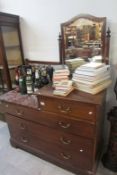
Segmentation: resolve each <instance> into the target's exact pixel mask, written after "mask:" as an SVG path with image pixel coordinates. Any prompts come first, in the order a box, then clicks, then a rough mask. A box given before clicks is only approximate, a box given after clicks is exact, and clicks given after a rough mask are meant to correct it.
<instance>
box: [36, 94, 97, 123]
mask: <svg viewBox="0 0 117 175" xmlns="http://www.w3.org/2000/svg"><path fill="white" fill-rule="evenodd" d="M39 105H40V108H41V110H42V111H47V112H53V113H58V114H63V115H67V116H69V117H70V118H71V117H75V118H79V119H83V120H88V121H91V122H95V121H96V107H95V105H93V104H88V103H82V102H77V101H70V100H60V99H56V98H51V97H45V96H39Z"/></svg>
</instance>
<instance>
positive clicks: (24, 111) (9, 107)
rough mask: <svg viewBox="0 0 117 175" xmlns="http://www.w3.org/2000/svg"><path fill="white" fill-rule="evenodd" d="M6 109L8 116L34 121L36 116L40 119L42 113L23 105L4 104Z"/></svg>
mask: <svg viewBox="0 0 117 175" xmlns="http://www.w3.org/2000/svg"><path fill="white" fill-rule="evenodd" d="M4 108H5V111H6V112H7V113H8V114H12V115H15V116H17V117H21V118H24V119H28V120H32V121H33V120H34V118H35V117H36V116H37V117H38V115H39V113H40V111H39V110H38V109H33V108H29V107H24V106H21V105H17V104H11V103H6V102H5V103H4Z"/></svg>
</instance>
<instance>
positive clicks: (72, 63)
mask: <svg viewBox="0 0 117 175" xmlns="http://www.w3.org/2000/svg"><path fill="white" fill-rule="evenodd" d="M85 63H86V62H85V61H84V59H82V58H74V59H69V60H66V61H65V64H66V65H67V66H68V68H69V70H70V72H71V73H73V72H74V70H75V69H76V68H77V67H79V66H81V65H83V64H85Z"/></svg>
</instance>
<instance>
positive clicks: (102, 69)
mask: <svg viewBox="0 0 117 175" xmlns="http://www.w3.org/2000/svg"><path fill="white" fill-rule="evenodd" d="M109 68H110V65H105V66H103V67H100V68H98V69H94V70H90V69H89V70H83V69H81V68H78V69H76V70H75V73H76V74H78V75H89V76H96V75H99V74H102V73H104V72H105V71H109Z"/></svg>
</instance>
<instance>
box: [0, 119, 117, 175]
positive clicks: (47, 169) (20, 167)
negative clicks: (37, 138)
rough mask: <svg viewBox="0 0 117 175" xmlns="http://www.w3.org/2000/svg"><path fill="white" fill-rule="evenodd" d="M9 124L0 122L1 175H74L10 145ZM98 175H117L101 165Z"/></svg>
mask: <svg viewBox="0 0 117 175" xmlns="http://www.w3.org/2000/svg"><path fill="white" fill-rule="evenodd" d="M9 137H10V136H9V131H8V127H7V124H6V123H5V122H3V121H0V175H74V174H73V173H70V172H68V171H66V170H64V169H62V168H59V167H57V166H55V165H53V164H51V163H49V162H47V161H44V160H42V159H40V158H38V157H36V156H34V155H32V154H30V153H27V152H25V151H23V150H21V149H15V148H13V147H12V146H11V145H10V143H9ZM96 175H117V173H113V172H111V171H109V170H108V169H105V168H104V167H103V165H102V164H101V163H100V165H99V168H98V170H97V173H96Z"/></svg>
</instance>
